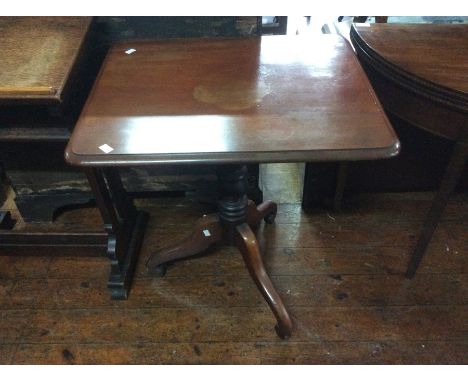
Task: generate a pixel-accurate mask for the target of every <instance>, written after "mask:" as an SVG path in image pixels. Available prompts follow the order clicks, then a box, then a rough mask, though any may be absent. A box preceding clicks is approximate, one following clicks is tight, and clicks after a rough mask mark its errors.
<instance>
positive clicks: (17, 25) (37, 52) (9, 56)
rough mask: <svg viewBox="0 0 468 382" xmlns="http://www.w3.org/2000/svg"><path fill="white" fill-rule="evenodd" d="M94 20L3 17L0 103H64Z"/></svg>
mask: <svg viewBox="0 0 468 382" xmlns="http://www.w3.org/2000/svg"><path fill="white" fill-rule="evenodd" d="M91 19H92V18H91V17H0V51H1V52H3V55H2V57H3V58H2V70H1V72H0V103H8V102H38V101H39V102H51V103H59V102H62V101H63V97H62V95H63V93H64V91H66V87H67V85H68V79H69V74H70V72H71V71H72V70H73V65H75V62H76V59H77V56H78V55H79V53H80V49H81V44H82V42H83V40H84V38H85V36H86V34H87V33H88V30H89V28H90V25H91Z"/></svg>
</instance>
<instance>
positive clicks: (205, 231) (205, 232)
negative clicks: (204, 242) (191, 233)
mask: <svg viewBox="0 0 468 382" xmlns="http://www.w3.org/2000/svg"><path fill="white" fill-rule="evenodd" d="M203 235H205V236H211V233H210V231H209V230H208V229H204V230H203Z"/></svg>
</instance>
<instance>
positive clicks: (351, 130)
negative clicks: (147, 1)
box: [65, 35, 399, 338]
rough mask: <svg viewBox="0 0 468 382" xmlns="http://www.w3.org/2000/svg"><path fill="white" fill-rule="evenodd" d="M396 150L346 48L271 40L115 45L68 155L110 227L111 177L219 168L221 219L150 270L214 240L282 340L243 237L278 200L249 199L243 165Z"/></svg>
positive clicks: (285, 321) (272, 299)
mask: <svg viewBox="0 0 468 382" xmlns="http://www.w3.org/2000/svg"><path fill="white" fill-rule="evenodd" d="M398 149H399V142H398V139H397V137H396V136H395V134H394V132H393V129H392V128H391V126H390V124H389V122H388V121H387V118H386V116H385V114H384V112H383V111H382V108H381V106H380V104H379V102H378V100H377V98H376V97H375V95H374V92H373V90H372V87H371V86H370V84H369V82H368V80H367V78H366V76H365V74H364V72H363V70H362V69H361V67H360V65H359V63H358V61H357V59H356V57H355V55H354V54H353V51H352V49H351V47H350V46H349V44H348V42H347V41H346V40H344V39H342V38H341V37H339V36H332V35H327V36H320V37H318V38H310V37H302V36H268V37H261V38H257V37H255V38H241V39H174V40H156V41H155V40H153V41H140V42H126V43H120V44H117V45H115V46H114V47H113V48H112V49H111V50H110V52H109V54H108V56H107V58H106V60H105V62H104V65H103V67H102V69H101V72H100V74H99V76H98V79H97V81H96V83H95V86H94V89H93V90H92V92H91V94H90V97H89V99H88V102H87V104H86V106H85V108H84V110H83V113H82V115H81V117H80V119H79V121H78V124H77V126H76V127H75V130H74V132H73V135H72V138H71V140H70V142H69V145H68V147H67V150H66V154H65V155H66V159H67V161H68V162H69V163H71V164H73V165H77V166H82V167H84V168H85V171H86V172H87V174H88V176H89V177H90V179H91V180H93V179H94V181H91V184H94V191H95V192H96V194H97V195H104V194H105V195H107V202H106V203H102V202H99V199H102V198H99V197H98V198H97V200H98V203H99V206H100V208H101V211H102V212H103V215H104V220H105V221H107V222H110V224H109V225H108V229H109V230H113V229H114V228H113V225H114V223H115V225H116V226H117V225H118V224H119V223H120V222H121V220H122V218H125V211H122V213H120V212H119V209H120V210H122V208H121V205H122V204H121V201H122V200H123V199H125V197H124V196H125V194H124V193H123V190H122V188H121V187H119V186H117V187H115V188H114V187H113V185H114V184H115V181H110V182H109V181H107V182H106V181H105V180H104V179H105V178H106V176H107V172H108V171H109V170H111V169H115V168H118V167H121V166H150V165H152V166H163V165H166V164H172V165H173V164H182V163H184V164H187V163H194V164H199V163H203V164H207V163H212V164H217V165H219V166H218V178H219V201H218V210H219V213H218V214H214V215H208V216H204V217H202V218H201V219H200V220H199V221H198V222H197V223H196V224H195V228H194V230H193V232H192V233H191V234H190V235H189V237H188V238H187V239H186V240H184V241H183V242H182V243H179V244H178V245H176V246H174V247H171V248H166V249H164V250H162V251H160V252H158V253H156V254H154V255H153V256H152V257H151V258H150V259H149V261H148V263H147V265H148V267H149V268H150V269H151V270H157V271H159V272H160V273H163V272H164V266H165V265H167V264H168V263H170V262H173V261H175V260H177V259H181V258H184V257H187V256H191V255H194V254H196V253H199V252H201V251H202V250H204V249H206V248H207V247H209V246H210V245H212V244H214V243H216V242H220V241H222V242H224V243H225V244H228V245H235V246H237V247H238V248H239V250H240V251H241V253H242V255H243V259H244V261H245V263H246V265H247V268H248V269H249V272H250V274H251V276H252V278H253V280H254V281H255V283H256V284H257V286H258V288H259V289H260V291H261V293H262V294H263V296H264V298H265V299H266V301H267V303H268V304H269V306H270V308H271V310H272V311H273V313H274V315H275V317H276V319H277V321H278V325H277V326H276V329H277V333H278V334H279V335H280V337H282V338H285V337H289V336H290V334H291V330H292V322H291V319H290V317H289V314H288V312H287V310H286V308H285V306H284V304H283V302H282V300H281V298H280V296H279V295H278V293H277V292H276V290H275V289H274V287H273V285H272V283H271V281H270V279H269V277H268V275H267V273H266V271H265V268H264V266H263V263H262V259H261V256H260V251H259V247H258V244H257V240H256V237H255V234H254V233H253V231H252V229H251V227H255V226H257V225H258V224H259V223H260V222H261V220H262V219H265V221H266V222H272V221H273V220H274V217H275V214H276V204H275V203H273V202H272V201H267V202H264V203H262V204H261V205H259V206H258V207H256V206H255V205H254V204H253V202H251V201H248V200H247V197H246V194H245V191H246V166H245V164H247V163H260V162H303V161H325V160H363V159H375V158H384V157H391V156H393V155H396V154H397V153H398ZM116 173H117V172H116V171H112V179H113V180H115V175H116ZM127 199H128V198H127ZM111 202H112V203H111ZM114 204H116V205H117V206H116V207H115V208H114V207H113V205H114Z"/></svg>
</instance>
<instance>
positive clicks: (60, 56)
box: [0, 17, 99, 222]
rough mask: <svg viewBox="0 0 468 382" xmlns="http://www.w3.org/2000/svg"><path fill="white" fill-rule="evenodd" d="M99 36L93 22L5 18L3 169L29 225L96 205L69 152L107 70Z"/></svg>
mask: <svg viewBox="0 0 468 382" xmlns="http://www.w3.org/2000/svg"><path fill="white" fill-rule="evenodd" d="M93 33H94V29H93V23H92V18H91V17H0V49H1V50H2V52H3V54H2V70H1V73H0V163H1V164H2V167H3V169H4V171H5V173H6V175H7V178H8V179H9V181H10V182H11V184H12V186H13V188H14V190H15V195H16V198H15V202H16V205H17V208H18V210H19V212H20V213H21V216H22V218H23V220H25V221H28V222H38V221H51V220H52V219H53V214H54V210H56V209H58V208H60V207H62V206H64V205H66V204H80V203H85V202H87V201H89V199H90V198H91V197H92V195H91V192H90V191H89V189H87V187H86V179H85V177H84V176H83V174H81V173H80V172H77V171H71V169H69V168H67V167H66V165H65V163H64V161H63V150H64V148H65V145H66V143H67V141H68V139H69V137H70V131H71V130H72V128H73V125H74V123H75V121H76V119H77V117H78V114H79V112H80V110H81V107H82V105H83V103H84V101H85V99H86V95H87V92H88V90H89V88H90V86H91V83H92V79H93V77H94V74H93V73H95V72H96V70H97V66H98V64H99V60H98V57H97V56H96V50H95V49H94V47H93V46H92V44H90V43H89V42H90V40H92V39H93V38H92V36H93Z"/></svg>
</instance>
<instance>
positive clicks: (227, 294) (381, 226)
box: [0, 193, 468, 364]
mask: <svg viewBox="0 0 468 382" xmlns="http://www.w3.org/2000/svg"><path fill="white" fill-rule="evenodd" d="M430 201H431V198H430V194H421V193H414V194H374V195H364V194H363V195H359V196H355V197H354V198H353V201H352V204H351V206H349V207H346V208H344V209H343V211H342V212H341V213H333V212H330V211H326V210H315V211H314V212H313V213H310V214H305V213H304V212H302V210H301V207H300V204H280V205H279V209H278V215H277V218H276V222H275V224H274V225H268V226H265V225H263V224H262V225H261V227H260V229H259V231H258V232H257V235H258V238H259V239H258V240H259V243H260V246H261V248H262V251H263V261H264V263H265V266H266V268H267V270H268V272H269V274H270V277H271V279H272V281H273V282H274V284H275V285H276V287H277V290H278V292H279V294H280V295H281V296H282V298H283V299H284V302H285V304H287V306H288V307H289V309H290V311H291V315H292V318H293V322H294V324H295V327H296V328H297V329H296V330H295V331H294V333H293V336H292V337H291V338H290V339H289V340H288V341H282V340H280V339H279V338H277V337H276V335H275V333H274V331H273V330H272V327H273V325H274V324H275V318H274V317H273V316H272V315H271V312H270V311H269V309H268V307H267V306H265V304H264V301H263V299H262V296H261V294H260V293H259V292H258V290H257V288H256V287H255V285H254V284H253V282H252V281H251V280H250V278H249V275H248V272H247V269H246V268H245V266H244V265H243V262H242V259H241V256H240V254H239V253H238V252H237V250H236V249H235V248H228V247H218V248H213V249H211V250H210V251H208V253H206V256H204V257H195V258H193V259H189V260H187V261H183V262H180V263H177V264H175V265H174V266H172V267H169V268H168V270H167V274H166V276H165V277H163V278H153V277H152V276H151V275H149V274H148V273H147V271H146V269H145V262H146V260H147V258H148V257H149V255H150V254H151V253H152V252H153V251H154V250H157V249H158V248H163V247H164V246H166V245H168V244H170V243H171V242H173V241H174V240H178V239H179V238H182V237H184V236H185V234H186V230H187V228H188V227H190V226H191V224H192V222H193V221H195V220H196V219H197V218H198V217H199V216H200V213H208V212H210V209H209V208H207V206H205V205H201V204H194V203H191V202H189V201H188V200H186V199H183V198H171V199H160V200H159V201H157V200H154V201H150V200H139V201H138V204H139V206H140V208H144V209H147V210H148V211H150V212H151V219H150V225H149V227H148V232H147V235H146V236H145V242H144V245H143V248H142V252H141V255H140V260H139V262H138V264H137V270H136V277H135V283H134V285H133V288H132V292H131V295H130V298H129V299H128V300H127V301H112V300H110V299H109V295H108V293H107V290H106V280H107V276H108V272H109V268H108V260H106V259H104V258H98V257H80V254H81V255H83V249H79V248H76V249H71V250H70V255H71V256H73V257H51V256H50V255H51V253H50V249H49V250H47V251H43V252H42V257H39V256H36V257H23V256H20V255H21V254H23V253H24V250H21V249H12V250H13V251H16V252H17V255H18V256H12V257H7V256H0V362H1V363H15V364H23V363H26V364H31V363H39V364H44V363H48V364H82V363H88V364H95V363H98V364H99V363H101V364H103V363H104V364H107V363H110V364H120V363H131V364H146V363H163V364H186V363H189V364H200V363H216V364H232V363H234V364H311V363H312V364H315V363H331V364H342V363H358V364H360V363H364V364H369V363H372V364H381V363H385V364H395V363H410V364H425V363H429V364H438V363H450V364H453V363H458V364H460V363H466V361H467V358H466V354H467V352H468V337H467V327H466V325H467V323H466V317H467V314H468V309H467V304H468V301H467V296H468V293H467V292H468V290H467V288H468V278H467V270H468V267H467V266H468V262H467V256H466V255H467V253H468V242H467V237H468V235H467V227H466V218H467V216H468V210H467V206H468V204H467V203H466V197H465V196H464V195H456V196H455V197H453V198H452V199H451V200H450V202H449V205H448V208H447V210H446V213H445V214H444V216H443V220H442V223H441V224H440V226H439V228H438V230H437V232H436V234H435V236H434V240H433V242H432V243H431V246H430V247H429V250H428V251H429V252H430V253H429V254H428V256H427V257H426V258H425V260H424V262H423V263H422V264H421V268H420V270H419V272H418V275H417V276H416V277H415V278H414V279H413V280H407V279H405V278H404V271H405V268H406V262H407V260H408V256H409V248H411V246H412V245H413V244H414V241H415V238H416V236H417V234H418V232H419V226H420V223H421V221H422V219H423V217H424V215H425V213H426V212H427V210H428V208H429V206H430ZM59 223H60V224H62V225H63V226H70V228H74V229H77V228H79V227H80V226H83V225H86V224H88V225H89V224H94V225H96V227H97V228H99V225H100V219H99V214H98V212H97V211H96V210H95V209H89V210H87V211H72V212H69V213H67V214H65V215H63V216H62V217H61V218H60V219H59ZM43 228H44V227H43ZM88 228H89V227H88ZM36 254H37V255H40V254H41V251H40V250H37V251H36ZM448 323H449V324H448Z"/></svg>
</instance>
